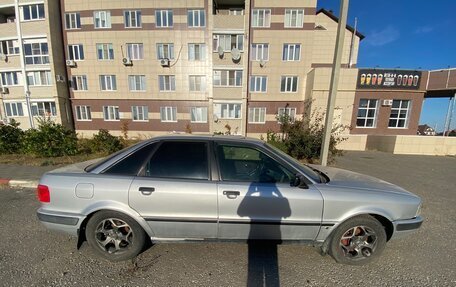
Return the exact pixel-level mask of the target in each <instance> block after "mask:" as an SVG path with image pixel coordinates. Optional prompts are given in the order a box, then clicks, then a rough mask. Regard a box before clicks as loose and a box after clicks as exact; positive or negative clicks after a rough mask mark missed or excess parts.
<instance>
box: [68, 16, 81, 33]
mask: <svg viewBox="0 0 456 287" xmlns="http://www.w3.org/2000/svg"><path fill="white" fill-rule="evenodd" d="M65 28H66V29H67V30H72V29H80V28H81V15H80V14H79V12H76V13H65Z"/></svg>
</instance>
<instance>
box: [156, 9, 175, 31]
mask: <svg viewBox="0 0 456 287" xmlns="http://www.w3.org/2000/svg"><path fill="white" fill-rule="evenodd" d="M155 26H157V27H161V28H165V27H172V26H173V10H157V11H155Z"/></svg>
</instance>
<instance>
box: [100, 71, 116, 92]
mask: <svg viewBox="0 0 456 287" xmlns="http://www.w3.org/2000/svg"><path fill="white" fill-rule="evenodd" d="M100 89H101V90H102V91H115V90H117V82H116V75H100Z"/></svg>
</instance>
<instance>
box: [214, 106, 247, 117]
mask: <svg viewBox="0 0 456 287" xmlns="http://www.w3.org/2000/svg"><path fill="white" fill-rule="evenodd" d="M214 114H215V115H216V116H217V117H218V118H219V119H240V118H241V104H236V103H221V104H214Z"/></svg>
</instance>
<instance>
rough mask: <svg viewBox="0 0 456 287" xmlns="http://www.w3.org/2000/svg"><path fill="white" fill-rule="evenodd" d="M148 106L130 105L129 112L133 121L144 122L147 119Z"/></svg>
mask: <svg viewBox="0 0 456 287" xmlns="http://www.w3.org/2000/svg"><path fill="white" fill-rule="evenodd" d="M148 113H149V108H148V107H147V106H132V107H131V114H132V117H133V121H135V122H136V121H138V122H144V121H148V120H149V117H148Z"/></svg>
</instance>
